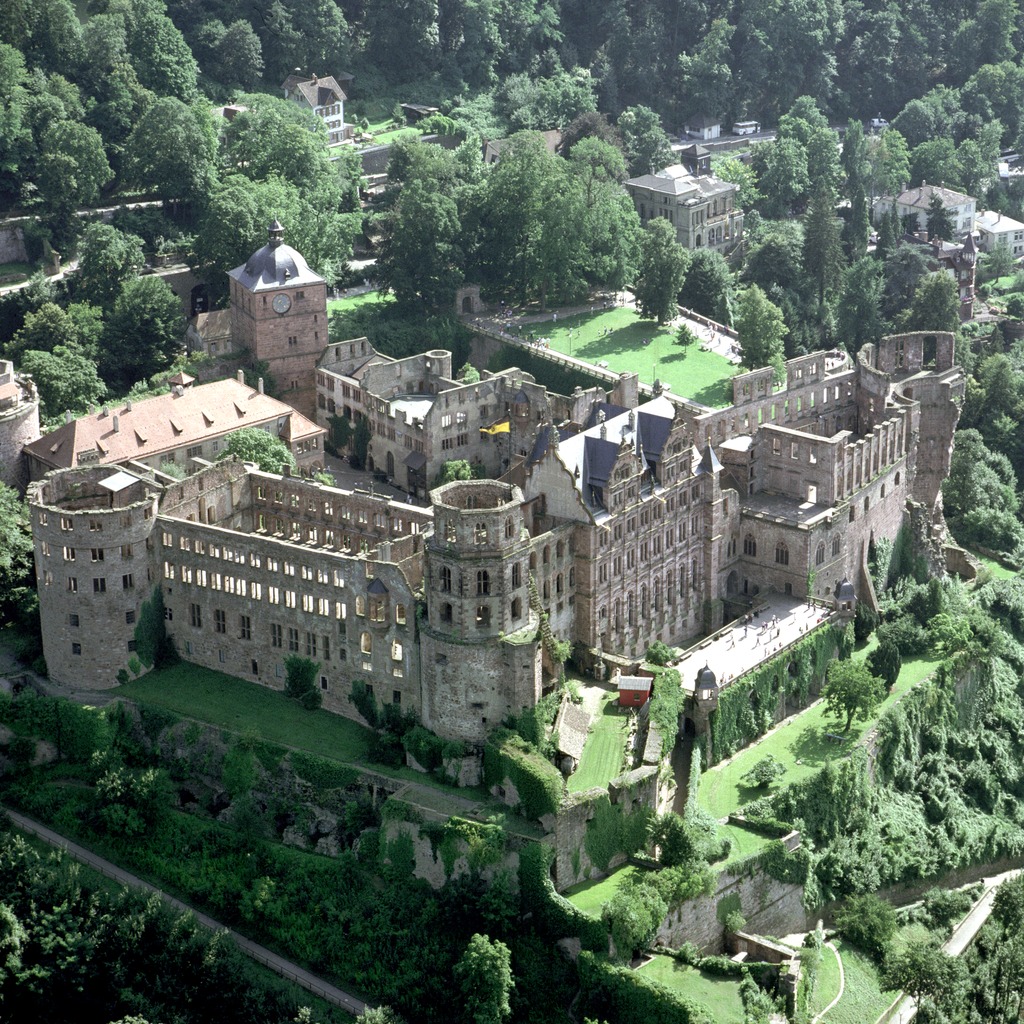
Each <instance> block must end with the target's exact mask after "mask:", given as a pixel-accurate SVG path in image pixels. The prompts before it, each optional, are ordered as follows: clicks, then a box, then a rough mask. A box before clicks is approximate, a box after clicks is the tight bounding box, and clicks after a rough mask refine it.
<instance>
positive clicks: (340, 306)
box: [327, 291, 394, 314]
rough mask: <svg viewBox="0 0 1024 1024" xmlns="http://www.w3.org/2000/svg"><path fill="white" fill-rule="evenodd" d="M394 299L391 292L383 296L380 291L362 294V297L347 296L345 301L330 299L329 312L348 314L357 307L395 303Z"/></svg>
mask: <svg viewBox="0 0 1024 1024" xmlns="http://www.w3.org/2000/svg"><path fill="white" fill-rule="evenodd" d="M393 301H394V298H393V296H392V295H391V293H390V292H385V293H384V294H381V293H380V292H378V291H372V292H362V293H361V294H360V295H346V296H345V298H343V299H330V300H328V303H327V312H328V314H330V313H346V312H348V311H349V310H351V309H355V308H356V307H357V306H365V305H367V304H369V303H371V302H393Z"/></svg>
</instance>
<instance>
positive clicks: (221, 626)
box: [213, 608, 228, 633]
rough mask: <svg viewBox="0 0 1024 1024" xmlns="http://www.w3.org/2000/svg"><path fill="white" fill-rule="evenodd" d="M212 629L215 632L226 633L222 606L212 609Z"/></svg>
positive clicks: (226, 626) (225, 618)
mask: <svg viewBox="0 0 1024 1024" xmlns="http://www.w3.org/2000/svg"><path fill="white" fill-rule="evenodd" d="M213 631H214V632H215V633H226V632H227V631H228V624H227V616H226V615H225V614H224V609H223V608H215V609H214V610H213Z"/></svg>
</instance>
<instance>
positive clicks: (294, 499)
mask: <svg viewBox="0 0 1024 1024" xmlns="http://www.w3.org/2000/svg"><path fill="white" fill-rule="evenodd" d="M272 494H273V496H272V497H270V495H271V491H270V490H269V489H268V488H267V487H265V486H264V485H263V484H259V485H258V486H257V487H256V498H257V500H258V501H270V502H272V503H273V504H275V505H285V506H287V507H288V508H291V509H295V510H296V511H297V512H304V513H305V514H307V515H315V516H321V517H324V518H327V519H332V518H334V517H335V510H337V518H338V519H339V520H340V521H341V522H342V523H350V522H355V523H357V524H358V525H359V526H369V525H371V523H372V525H373V527H374V528H375V529H378V530H386V529H388V528H389V527H390V529H391V530H392V532H394V533H405V532H406V531H408V532H409V533H418V532H419V528H420V524H419V523H418V522H416V521H413V520H406V519H404V518H402V517H401V516H396V515H389V514H388V513H387V512H370V511H368V510H366V509H365V508H356V509H354V510H353V509H352V508H350V507H349V506H348V505H337V506H336V505H335V499H334V498H323V499H320V498H310V497H306V498H303V497H302V496H301V495H299V494H294V493H286V492H285V491H284V490H282V489H280V488H277V489H275V490H274V491H273V492H272Z"/></svg>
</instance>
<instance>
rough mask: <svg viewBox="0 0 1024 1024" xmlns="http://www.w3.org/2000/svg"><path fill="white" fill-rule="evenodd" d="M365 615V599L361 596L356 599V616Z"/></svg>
mask: <svg viewBox="0 0 1024 1024" xmlns="http://www.w3.org/2000/svg"><path fill="white" fill-rule="evenodd" d="M365 614H366V598H365V597H363V596H362V595H359V596H358V597H356V615H365Z"/></svg>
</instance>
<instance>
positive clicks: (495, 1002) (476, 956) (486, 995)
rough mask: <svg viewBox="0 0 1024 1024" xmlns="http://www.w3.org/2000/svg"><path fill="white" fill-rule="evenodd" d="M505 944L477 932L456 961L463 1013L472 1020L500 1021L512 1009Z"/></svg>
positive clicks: (509, 959)
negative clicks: (464, 1010) (464, 1011)
mask: <svg viewBox="0 0 1024 1024" xmlns="http://www.w3.org/2000/svg"><path fill="white" fill-rule="evenodd" d="M511 965H512V956H511V953H510V952H509V948H508V946H506V945H505V943H504V942H501V941H499V940H496V939H495V940H492V939H490V938H488V937H487V936H486V935H480V934H479V933H478V934H476V935H474V936H473V937H472V938H471V939H470V940H469V944H468V945H467V946H466V951H465V952H464V953H463V954H462V957H461V958H460V959H459V962H458V963H457V964H456V965H455V970H454V974H455V980H456V981H457V982H458V984H459V987H460V990H461V992H462V998H463V1005H464V1006H465V1009H466V1014H467V1016H468V1018H469V1020H471V1021H472V1022H473V1024H501V1022H502V1021H504V1020H507V1019H508V1017H509V1015H510V1014H511V1013H512V1006H511V1004H510V1003H509V995H510V993H511V992H512V988H513V986H514V984H515V982H514V980H513V978H512V966H511Z"/></svg>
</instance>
